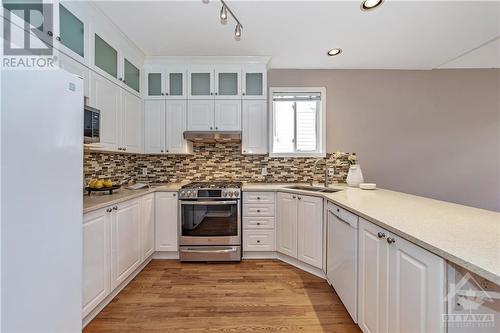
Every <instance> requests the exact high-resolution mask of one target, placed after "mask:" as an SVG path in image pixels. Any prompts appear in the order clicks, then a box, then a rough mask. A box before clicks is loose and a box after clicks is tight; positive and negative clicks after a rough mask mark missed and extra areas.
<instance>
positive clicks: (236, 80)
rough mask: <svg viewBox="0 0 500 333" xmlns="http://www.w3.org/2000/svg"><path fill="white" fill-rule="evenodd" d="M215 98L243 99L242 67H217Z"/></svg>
mask: <svg viewBox="0 0 500 333" xmlns="http://www.w3.org/2000/svg"><path fill="white" fill-rule="evenodd" d="M215 98H216V99H240V98H241V67H240V66H217V67H216V69H215Z"/></svg>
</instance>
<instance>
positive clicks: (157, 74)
mask: <svg viewBox="0 0 500 333" xmlns="http://www.w3.org/2000/svg"><path fill="white" fill-rule="evenodd" d="M186 76H187V69H186V66H181V65H173V66H172V65H167V66H154V68H149V69H147V71H146V74H145V82H146V89H145V93H144V97H145V98H147V99H186V98H187V79H186Z"/></svg>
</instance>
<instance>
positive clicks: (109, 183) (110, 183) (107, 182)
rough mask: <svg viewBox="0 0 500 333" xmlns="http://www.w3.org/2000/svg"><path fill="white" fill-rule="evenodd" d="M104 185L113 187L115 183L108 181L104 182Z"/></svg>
mask: <svg viewBox="0 0 500 333" xmlns="http://www.w3.org/2000/svg"><path fill="white" fill-rule="evenodd" d="M103 185H104V187H111V186H113V182H112V181H111V180H109V179H106V180H105V181H104V182H103Z"/></svg>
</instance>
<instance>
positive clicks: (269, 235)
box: [243, 230, 275, 251]
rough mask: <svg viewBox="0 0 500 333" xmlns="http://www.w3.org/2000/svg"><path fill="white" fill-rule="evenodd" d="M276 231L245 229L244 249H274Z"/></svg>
mask: <svg viewBox="0 0 500 333" xmlns="http://www.w3.org/2000/svg"><path fill="white" fill-rule="evenodd" d="M274 250H275V247H274V231H273V230H262V231H253V230H252V231H247V230H244V231H243V251H274Z"/></svg>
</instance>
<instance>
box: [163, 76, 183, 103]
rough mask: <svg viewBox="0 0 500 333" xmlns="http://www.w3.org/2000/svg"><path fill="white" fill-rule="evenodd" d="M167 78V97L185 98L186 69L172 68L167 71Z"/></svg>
mask: <svg viewBox="0 0 500 333" xmlns="http://www.w3.org/2000/svg"><path fill="white" fill-rule="evenodd" d="M166 79H167V86H168V90H167V94H166V95H167V98H170V99H185V98H186V71H185V70H172V71H168V72H167V75H166Z"/></svg>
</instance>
